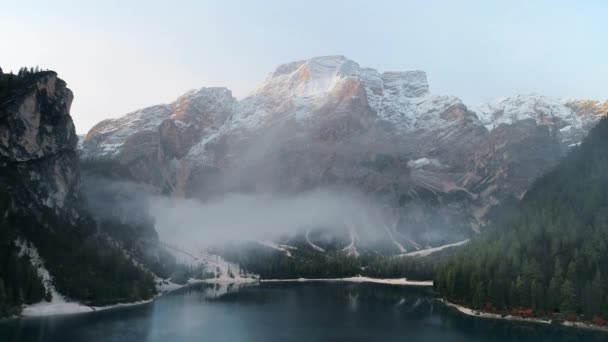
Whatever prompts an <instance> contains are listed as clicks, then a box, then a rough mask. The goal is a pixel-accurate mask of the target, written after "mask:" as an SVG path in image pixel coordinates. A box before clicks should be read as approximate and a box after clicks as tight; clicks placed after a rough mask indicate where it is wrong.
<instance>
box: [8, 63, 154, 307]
mask: <svg viewBox="0 0 608 342" xmlns="http://www.w3.org/2000/svg"><path fill="white" fill-rule="evenodd" d="M72 99H73V94H72V92H71V91H70V89H68V88H67V86H66V83H65V82H64V81H63V80H61V79H59V78H58V77H57V74H56V73H55V72H53V71H42V72H37V71H33V70H31V71H28V70H21V71H20V72H19V74H18V75H13V74H12V73H11V74H3V73H1V72H0V254H1V255H2V259H1V260H2V261H3V262H2V263H1V265H0V316H4V315H12V314H16V313H19V311H20V310H21V308H22V305H23V304H33V303H36V302H39V301H42V300H43V299H44V301H43V303H47V304H49V305H51V304H55V305H64V306H65V305H72V304H73V305H76V304H75V303H74V301H75V300H78V301H80V302H82V303H85V304H88V305H103V304H108V303H112V302H117V301H129V300H141V299H147V298H150V297H151V296H153V295H154V294H155V293H156V289H155V286H154V281H153V277H152V275H151V274H150V273H149V272H148V271H145V270H142V269H141V268H140V267H138V266H136V265H135V264H134V262H133V261H132V260H130V257H129V256H128V253H126V252H125V251H123V250H122V249H121V248H120V247H119V246H120V243H119V242H117V241H115V240H112V239H109V238H107V236H106V234H105V233H104V229H105V228H107V225H106V226H104V225H100V224H98V223H97V222H96V221H95V220H93V219H92V218H91V217H90V216H89V214H88V211H87V210H86V208H85V206H84V204H83V201H82V199H83V198H82V194H81V178H80V166H79V165H80V163H79V158H78V153H77V149H76V145H77V136H76V132H75V129H74V124H73V122H72V118H71V117H70V113H69V111H70V106H71V103H72Z"/></svg>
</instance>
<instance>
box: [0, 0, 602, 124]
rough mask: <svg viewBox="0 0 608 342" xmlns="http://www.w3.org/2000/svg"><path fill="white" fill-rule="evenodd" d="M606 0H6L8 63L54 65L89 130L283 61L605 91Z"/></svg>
mask: <svg viewBox="0 0 608 342" xmlns="http://www.w3.org/2000/svg"><path fill="white" fill-rule="evenodd" d="M607 18H608V1H604V0H597V1H591V0H589V1H557V0H553V1H529V0H528V1H487V0H486V1H400V0H394V1H378V0H375V1H331V0H322V1H316V0H315V1H312V0H304V1H288V0H276V1H253V0H251V1H245V0H243V1H227V0H222V1H219V0H218V1H178V0H171V1H127V0H122V1H83V0H80V1H61V0H54V1H32V0H28V1H17V0H10V1H6V0H0V66H1V67H2V68H3V69H4V70H5V71H8V70H11V69H12V70H17V69H18V68H19V67H20V66H23V65H27V66H35V65H39V66H41V67H44V68H49V69H53V70H56V71H57V72H58V73H59V75H60V77H62V78H63V79H65V80H66V81H67V82H68V85H69V87H70V88H71V89H72V90H73V91H74V94H75V99H74V104H73V106H72V116H73V117H74V120H75V122H76V126H77V131H78V132H79V133H84V132H86V131H88V129H89V128H90V127H91V126H92V125H94V124H95V123H97V122H98V121H100V120H102V119H104V118H108V117H116V116H120V115H123V114H125V113H127V112H129V111H132V110H135V109H138V108H141V107H144V106H149V105H154V104H158V103H163V102H170V101H172V100H173V99H175V98H176V97H177V96H179V95H180V94H182V93H184V92H186V91H187V90H190V89H193V88H200V87H203V86H227V87H228V88H230V89H231V90H232V91H233V93H234V95H235V96H236V97H239V98H240V97H243V96H244V95H246V94H247V93H248V92H249V91H250V90H251V89H252V88H253V87H254V86H255V85H256V84H257V83H258V82H260V81H261V80H262V79H263V78H264V77H265V76H266V74H267V73H268V72H270V71H272V70H273V69H274V67H276V66H277V65H278V64H280V63H284V62H289V61H292V60H299V59H304V58H308V57H313V56H318V55H333V54H341V55H345V56H347V57H348V58H350V59H353V60H355V61H357V62H358V63H359V64H361V65H362V66H369V67H374V68H376V69H378V70H380V71H387V70H409V69H421V70H425V71H427V73H428V78H429V81H430V85H431V91H432V92H434V93H437V94H453V95H457V96H459V97H461V98H462V99H463V100H464V101H465V103H466V104H468V105H474V104H476V103H478V102H480V101H483V100H487V99H490V98H494V97H500V96H506V95H511V94H514V93H522V92H523V93H526V92H538V93H543V94H546V95H550V96H556V97H562V96H574V97H588V98H597V99H604V98H606V97H608V92H607V90H608V85H607V83H608V82H607V81H608V44H607V43H606V40H607V38H606V37H607V35H608V19H607Z"/></svg>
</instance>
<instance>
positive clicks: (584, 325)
mask: <svg viewBox="0 0 608 342" xmlns="http://www.w3.org/2000/svg"><path fill="white" fill-rule="evenodd" d="M437 300H438V301H439V302H441V303H442V304H443V305H445V306H447V307H450V308H453V309H456V310H458V311H459V312H460V313H462V314H465V315H467V316H473V317H479V318H489V319H502V320H506V321H515V322H528V323H539V324H547V325H552V324H553V320H552V319H542V318H535V317H530V318H526V317H521V316H513V315H502V314H497V313H491V312H483V311H481V310H474V309H471V308H468V307H466V306H462V305H459V304H455V303H452V302H450V301H448V300H446V299H444V298H438V299H437ZM559 325H560V326H563V327H569V328H580V329H588V330H595V331H601V332H605V333H608V327H603V326H599V325H595V324H590V323H585V322H571V321H563V322H561V323H560V324H559Z"/></svg>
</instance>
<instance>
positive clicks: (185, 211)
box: [150, 189, 382, 246]
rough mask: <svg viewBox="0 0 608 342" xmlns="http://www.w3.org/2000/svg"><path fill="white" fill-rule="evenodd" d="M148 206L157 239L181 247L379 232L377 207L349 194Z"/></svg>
mask: <svg viewBox="0 0 608 342" xmlns="http://www.w3.org/2000/svg"><path fill="white" fill-rule="evenodd" d="M150 205H151V210H150V212H151V214H152V215H153V217H154V219H155V222H156V230H157V231H158V233H159V237H160V238H161V240H163V241H168V242H175V243H179V244H180V245H199V246H200V245H208V244H216V243H223V242H228V241H243V240H256V239H268V240H272V239H275V238H277V237H278V236H282V235H290V234H295V233H296V232H298V231H301V230H303V229H310V228H324V229H345V228H348V229H350V228H353V229H356V230H357V232H358V234H365V232H366V231H367V232H370V233H371V231H372V230H374V229H378V228H379V229H382V228H381V226H380V224H381V223H380V222H378V219H379V218H380V217H381V215H379V214H380V208H378V207H377V206H375V205H374V204H372V202H371V201H370V200H369V199H367V198H366V197H365V196H364V195H362V194H360V193H358V192H356V191H350V190H336V189H317V190H314V191H309V192H304V193H300V194H297V195H282V194H273V193H256V194H228V195H226V196H224V197H222V198H221V199H218V200H215V201H209V202H201V201H199V200H195V199H178V198H169V197H164V196H155V197H153V198H152V199H151V201H150Z"/></svg>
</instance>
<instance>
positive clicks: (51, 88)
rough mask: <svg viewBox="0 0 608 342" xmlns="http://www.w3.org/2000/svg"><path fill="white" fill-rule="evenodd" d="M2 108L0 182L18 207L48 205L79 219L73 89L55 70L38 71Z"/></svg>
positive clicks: (58, 212) (54, 209)
mask: <svg viewBox="0 0 608 342" xmlns="http://www.w3.org/2000/svg"><path fill="white" fill-rule="evenodd" d="M30 77H35V79H32V80H30V81H28V82H27V83H28V84H27V85H26V86H24V87H20V88H18V90H17V91H16V92H15V93H13V94H11V96H9V97H6V98H5V99H3V103H2V105H1V106H0V169H2V176H0V182H1V183H2V186H3V187H4V188H5V189H6V191H7V192H8V193H10V195H11V197H12V198H13V206H14V207H15V209H26V208H30V207H32V206H36V205H39V206H44V207H47V208H50V209H52V210H53V211H54V212H55V213H56V214H58V215H65V216H66V217H71V218H72V219H74V218H75V217H77V212H76V209H75V208H74V203H76V202H77V201H76V198H77V196H78V185H79V175H78V156H77V153H76V144H77V141H78V138H77V136H76V132H75V130H74V124H73V122H72V118H71V117H70V105H71V104H72V98H73V95H72V92H71V91H70V90H69V89H68V88H67V87H66V84H65V82H64V81H62V80H61V79H59V78H57V74H55V73H54V72H52V71H48V72H40V73H38V74H36V75H35V76H30Z"/></svg>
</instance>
